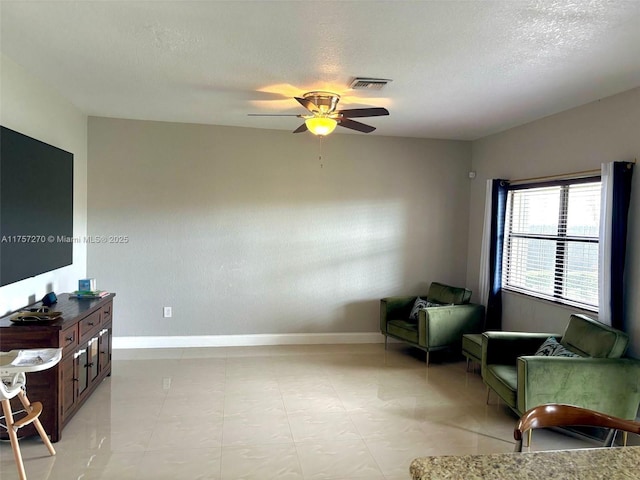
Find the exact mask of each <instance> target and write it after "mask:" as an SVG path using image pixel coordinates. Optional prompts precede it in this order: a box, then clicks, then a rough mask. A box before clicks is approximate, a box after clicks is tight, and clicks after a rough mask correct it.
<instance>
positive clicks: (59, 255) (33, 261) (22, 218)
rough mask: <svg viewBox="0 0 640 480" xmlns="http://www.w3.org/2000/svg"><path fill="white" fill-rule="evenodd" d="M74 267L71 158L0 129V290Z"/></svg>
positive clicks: (19, 135)
mask: <svg viewBox="0 0 640 480" xmlns="http://www.w3.org/2000/svg"><path fill="white" fill-rule="evenodd" d="M72 263H73V154H72V153H69V152H66V151H64V150H61V149H60V148H57V147H54V146H52V145H48V144H46V143H44V142H41V141H39V140H36V139H34V138H31V137H28V136H26V135H23V134H21V133H19V132H16V131H14V130H11V129H9V128H6V127H0V286H4V285H8V284H10V283H15V282H18V281H20V280H24V279H25V278H29V277H34V276H36V275H40V274H41V273H45V272H49V271H51V270H55V269H58V268H61V267H64V266H67V265H71V264H72Z"/></svg>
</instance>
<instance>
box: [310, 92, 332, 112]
mask: <svg viewBox="0 0 640 480" xmlns="http://www.w3.org/2000/svg"><path fill="white" fill-rule="evenodd" d="M303 98H305V99H306V100H309V101H310V102H313V104H314V105H315V106H317V107H318V109H319V111H320V113H322V114H325V115H326V114H329V113H333V112H334V111H335V110H336V108H337V107H338V102H339V101H340V95H338V94H337V93H332V92H307V93H305V94H304V95H303Z"/></svg>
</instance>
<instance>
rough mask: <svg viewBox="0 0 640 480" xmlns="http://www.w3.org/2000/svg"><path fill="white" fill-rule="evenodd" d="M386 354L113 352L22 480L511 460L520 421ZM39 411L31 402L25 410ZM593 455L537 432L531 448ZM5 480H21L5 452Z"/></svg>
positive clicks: (393, 474) (268, 475)
mask: <svg viewBox="0 0 640 480" xmlns="http://www.w3.org/2000/svg"><path fill="white" fill-rule="evenodd" d="M432 356H433V357H435V358H434V363H433V364H432V365H431V366H430V367H429V369H427V368H426V367H425V364H424V354H421V353H420V352H418V351H415V350H412V349H409V348H407V347H405V346H403V345H399V344H392V345H390V347H389V350H387V351H385V350H384V347H383V346H382V345H380V344H371V345H312V346H309V345H306V346H279V347H242V348H209V349H201V348H192V349H162V350H117V351H114V361H113V373H112V376H111V377H110V378H108V379H107V380H105V382H104V383H103V384H102V385H101V386H100V387H99V388H98V390H97V391H96V392H95V393H94V395H93V396H92V397H91V398H90V399H89V400H88V401H87V403H86V404H85V405H84V406H83V407H82V409H81V410H80V411H79V412H78V413H77V414H76V416H75V417H74V418H73V419H72V420H71V422H70V424H69V425H67V427H66V428H65V429H64V431H63V432H62V439H61V440H60V441H59V442H58V443H56V444H54V446H55V448H56V449H57V452H58V453H57V455H56V456H54V457H50V456H48V455H47V451H46V448H45V447H44V445H42V443H41V442H40V441H39V439H37V437H36V438H29V439H24V440H22V441H21V446H22V451H23V457H24V460H25V467H26V470H27V475H28V477H29V480H71V479H78V480H81V479H82V480H93V479H109V480H128V479H139V480H140V479H153V480H162V479H171V480H176V479H180V480H182V479H188V480H196V479H207V480H209V479H211V480H213V479H223V480H240V479H247V480H249V479H260V480H268V479H278V480H294V479H295V480H298V479H303V480H329V479H334V480H338V479H339V480H350V479H365V478H366V479H368V480H383V479H386V480H407V479H409V478H410V476H409V464H410V463H411V460H412V459H413V458H415V457H418V456H425V455H452V454H454V455H455V454H473V453H493V452H511V451H513V446H514V445H513V440H512V432H513V427H514V424H515V422H516V417H515V416H514V415H513V414H512V413H511V412H510V411H509V410H508V409H507V408H506V407H504V405H501V404H499V403H498V401H497V398H496V397H495V396H492V398H491V401H490V404H489V405H486V404H485V389H484V386H483V384H482V380H481V378H480V375H479V374H478V373H467V372H466V371H465V367H466V365H465V363H464V362H463V361H461V360H458V359H457V358H453V359H452V358H444V357H438V356H437V355H432ZM32 400H36V399H32ZM581 446H590V445H589V444H587V443H585V442H583V441H580V440H576V439H574V438H572V437H568V436H565V435H562V434H557V433H553V432H536V434H534V448H536V447H537V448H539V449H549V448H572V447H581ZM0 473H1V475H0V476H1V477H2V479H3V480H14V479H16V478H17V473H16V470H15V465H14V464H13V457H12V454H11V447H10V444H9V443H8V442H0Z"/></svg>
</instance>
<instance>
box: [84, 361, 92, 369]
mask: <svg viewBox="0 0 640 480" xmlns="http://www.w3.org/2000/svg"><path fill="white" fill-rule="evenodd" d="M85 367H87V368H89V367H93V362H91V363H87V364H86V365H85Z"/></svg>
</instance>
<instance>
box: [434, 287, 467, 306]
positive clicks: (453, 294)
mask: <svg viewBox="0 0 640 480" xmlns="http://www.w3.org/2000/svg"><path fill="white" fill-rule="evenodd" d="M427 300H428V301H430V302H434V303H443V304H447V303H448V304H453V305H463V304H465V303H469V301H470V300H471V290H467V289H466V288H460V287H451V286H449V285H444V284H442V283H438V282H432V283H431V286H430V287H429V294H428V295H427Z"/></svg>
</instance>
